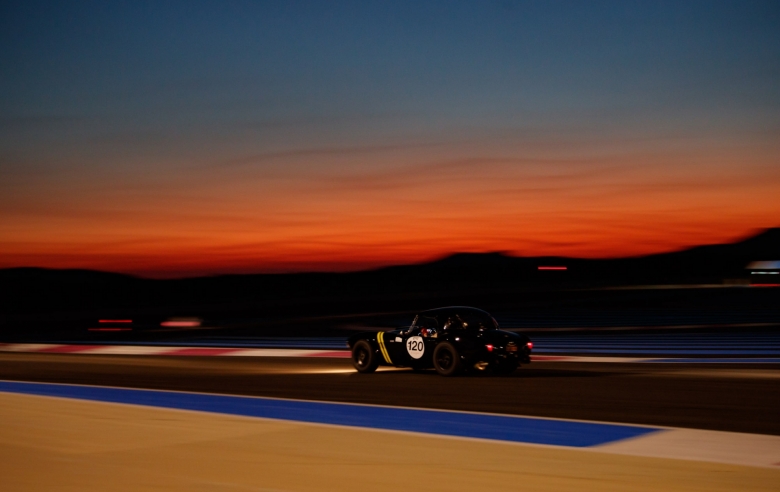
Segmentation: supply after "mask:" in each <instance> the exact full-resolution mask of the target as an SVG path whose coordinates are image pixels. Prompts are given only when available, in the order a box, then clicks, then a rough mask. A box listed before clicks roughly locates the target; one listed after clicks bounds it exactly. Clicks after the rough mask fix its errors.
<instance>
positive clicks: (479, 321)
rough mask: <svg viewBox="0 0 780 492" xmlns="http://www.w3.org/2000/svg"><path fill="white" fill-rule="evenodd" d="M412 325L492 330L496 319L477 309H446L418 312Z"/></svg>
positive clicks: (495, 325)
mask: <svg viewBox="0 0 780 492" xmlns="http://www.w3.org/2000/svg"><path fill="white" fill-rule="evenodd" d="M413 327H423V328H439V329H444V330H447V329H450V328H460V329H466V330H493V329H496V328H498V325H497V324H496V321H495V320H494V319H493V318H492V317H491V316H490V315H489V314H488V313H486V312H484V311H480V310H478V309H461V310H459V309H446V310H444V309H443V310H434V311H426V312H423V313H420V314H419V315H418V316H417V317H416V318H415V321H414V326H413Z"/></svg>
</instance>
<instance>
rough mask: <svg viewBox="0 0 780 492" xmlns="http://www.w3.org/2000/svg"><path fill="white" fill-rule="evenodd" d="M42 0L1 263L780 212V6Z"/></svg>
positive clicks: (656, 232)
mask: <svg viewBox="0 0 780 492" xmlns="http://www.w3.org/2000/svg"><path fill="white" fill-rule="evenodd" d="M35 5H37V4H36V3H35V2H32V3H30V4H23V5H19V6H15V7H4V9H6V11H5V12H4V15H2V16H0V17H4V18H5V20H4V21H2V22H3V30H6V28H7V29H8V31H7V32H6V34H4V35H3V37H2V51H3V52H5V53H6V55H3V57H4V59H5V61H4V62H3V63H2V64H0V65H2V67H3V68H2V69H1V70H2V72H3V75H2V77H1V79H2V82H0V84H1V86H0V89H2V93H1V94H2V95H0V98H2V106H1V107H0V109H2V111H1V112H2V116H0V144H1V147H0V268H7V267H19V266H37V267H49V268H90V269H99V270H107V271H117V272H127V273H133V274H138V275H143V276H150V277H177V276H192V275H203V274H216V273H228V272H230V273H254V272H290V271H312V270H313V271H342V270H357V269H364V268H373V267H377V266H383V265H391V264H401V263H413V262H422V261H427V260H432V259H436V258H440V257H442V256H445V255H447V254H450V253H454V252H491V251H503V252H507V253H509V254H512V255H523V256H541V255H565V256H576V257H589V258H591V257H594V258H595V257H615V256H633V255H644V254H650V253H656V252H663V251H670V250H676V249H680V248H684V247H687V246H692V245H697V244H705V243H717V242H728V241H733V240H736V239H741V238H744V237H746V236H748V235H750V234H753V233H755V232H757V231H759V230H760V229H763V228H767V227H776V226H780V138H778V137H780V131H778V130H779V129H780V125H779V123H780V89H778V88H779V87H780V84H779V83H778V75H780V61H779V60H780V56H779V55H780V42H779V39H780V37H779V36H780V35H778V33H780V24H778V19H780V16H778V15H777V12H778V9H777V7H776V4H774V5H773V4H772V3H771V2H770V3H762V2H755V3H748V4H747V7H745V6H742V7H740V5H741V4H737V3H735V4H729V3H728V2H724V3H723V4H719V5H720V7H719V8H718V9H709V10H714V12H709V11H708V12H709V13H708V14H707V15H700V14H701V12H700V11H699V10H697V6H700V5H699V4H697V3H695V2H693V3H691V4H690V5H688V6H685V7H681V6H676V4H662V3H659V4H654V5H644V6H643V5H641V4H631V5H632V6H628V5H626V4H625V3H624V2H615V3H613V2H604V3H597V4H593V5H591V7H590V8H583V7H581V6H577V5H578V4H577V3H573V4H566V5H568V6H569V7H570V8H567V9H555V8H553V7H552V6H553V5H557V4H555V3H554V2H553V3H550V4H547V6H544V5H539V4H536V3H531V4H526V3H524V2H518V4H517V5H519V7H518V8H511V9H508V10H507V8H505V5H504V4H499V3H496V4H495V5H494V4H492V3H490V2H451V3H449V2H448V3H444V4H438V3H436V2H432V3H431V4H430V5H435V6H437V7H436V9H433V11H431V9H429V8H426V7H425V5H427V4H425V3H424V2H423V3H421V4H419V5H417V6H416V7H415V6H412V5H414V4H412V5H410V4H401V3H397V2H391V3H382V2H377V3H375V2H363V3H361V4H358V5H355V4H351V3H349V2H345V3H339V2H337V3H336V4H334V6H333V7H332V8H331V9H329V10H328V12H327V14H328V15H325V14H324V13H323V12H322V11H321V8H320V7H318V6H317V5H316V4H309V3H306V2H304V3H300V4H299V3H295V4H293V3H291V4H288V5H287V6H286V7H279V6H277V7H275V8H270V7H268V5H267V4H264V3H256V4H249V5H244V4H242V5H244V6H243V7H242V8H241V9H238V8H237V7H236V5H238V4H236V5H233V6H232V7H225V8H217V7H218V5H219V4H209V3H205V4H198V5H199V7H198V8H194V9H190V8H187V7H186V5H187V4H185V3H182V4H177V3H175V2H173V3H170V4H166V5H165V6H163V5H154V4H152V5H145V6H124V7H116V8H108V7H107V8H103V9H94V10H90V9H79V8H77V7H75V6H73V5H71V6H62V5H60V6H58V7H57V8H52V9H49V8H38V9H37V10H36V8H34V6H35ZM42 5H43V4H42ZM231 5H232V4H231ZM402 5H404V6H403V7H402ZM513 5H514V4H513ZM63 11H64V12H63ZM431 12H434V13H435V15H434V14H433V13H431ZM65 14H67V15H65ZM607 14H609V15H607ZM773 16H774V17H773ZM735 18H736V20H735ZM42 26H45V27H46V29H43V27H42Z"/></svg>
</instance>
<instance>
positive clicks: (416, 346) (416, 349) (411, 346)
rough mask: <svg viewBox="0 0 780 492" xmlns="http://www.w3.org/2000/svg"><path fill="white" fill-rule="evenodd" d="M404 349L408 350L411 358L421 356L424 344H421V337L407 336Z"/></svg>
mask: <svg viewBox="0 0 780 492" xmlns="http://www.w3.org/2000/svg"><path fill="white" fill-rule="evenodd" d="M406 351H407V352H409V355H410V356H411V357H412V359H419V358H420V357H422V356H423V352H425V345H423V339H422V337H409V340H407V341H406Z"/></svg>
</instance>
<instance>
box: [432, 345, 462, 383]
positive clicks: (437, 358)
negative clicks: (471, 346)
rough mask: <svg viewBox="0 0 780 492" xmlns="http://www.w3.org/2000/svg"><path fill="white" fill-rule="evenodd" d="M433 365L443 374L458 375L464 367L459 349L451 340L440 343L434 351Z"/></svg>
mask: <svg viewBox="0 0 780 492" xmlns="http://www.w3.org/2000/svg"><path fill="white" fill-rule="evenodd" d="M433 367H434V368H435V369H436V372H438V373H439V374H441V375H442V376H455V375H457V374H458V373H459V372H460V371H461V368H462V367H463V365H462V364H461V361H460V354H459V353H458V349H456V348H455V347H454V346H453V345H452V344H451V343H449V342H441V343H440V344H438V345H437V346H436V349H435V350H434V351H433Z"/></svg>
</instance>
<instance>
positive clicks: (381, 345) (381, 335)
mask: <svg viewBox="0 0 780 492" xmlns="http://www.w3.org/2000/svg"><path fill="white" fill-rule="evenodd" d="M376 340H377V342H379V350H381V351H382V357H384V358H385V362H387V363H388V364H392V363H393V361H391V360H390V354H388V353H387V347H385V332H383V331H380V332H379V333H377V334H376Z"/></svg>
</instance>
